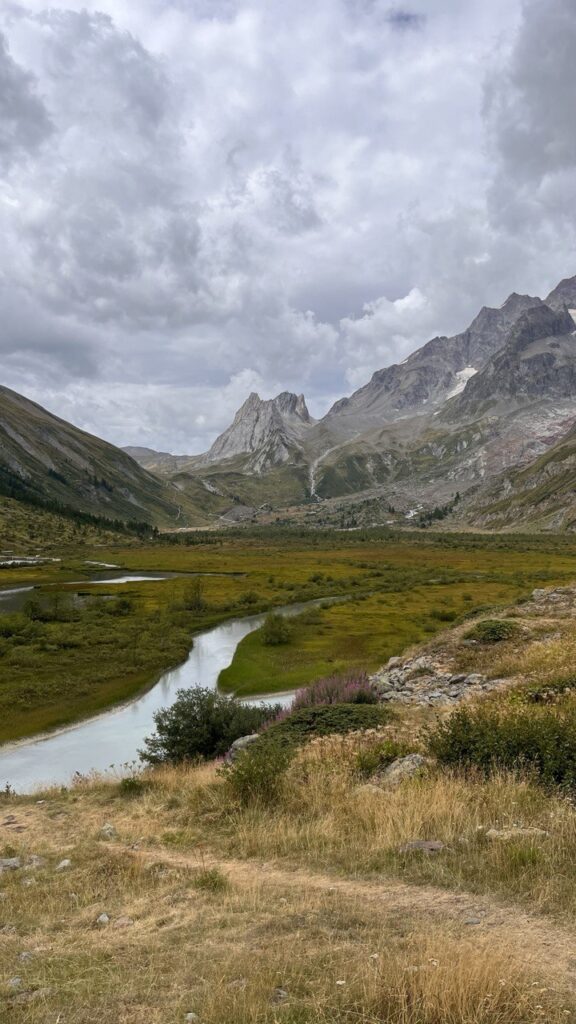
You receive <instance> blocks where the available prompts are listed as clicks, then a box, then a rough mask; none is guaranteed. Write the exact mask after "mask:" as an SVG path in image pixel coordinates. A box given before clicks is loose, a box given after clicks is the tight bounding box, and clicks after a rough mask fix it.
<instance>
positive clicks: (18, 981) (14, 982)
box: [8, 978, 22, 989]
mask: <svg viewBox="0 0 576 1024" xmlns="http://www.w3.org/2000/svg"><path fill="white" fill-rule="evenodd" d="M8 988H12V989H15V988H22V978H10V980H9V982H8Z"/></svg>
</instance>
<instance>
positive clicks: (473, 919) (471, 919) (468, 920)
mask: <svg viewBox="0 0 576 1024" xmlns="http://www.w3.org/2000/svg"><path fill="white" fill-rule="evenodd" d="M464 924H468V925H473V924H482V919H481V918H480V917H468V918H466V920H465V921H464Z"/></svg>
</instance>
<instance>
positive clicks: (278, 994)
mask: <svg viewBox="0 0 576 1024" xmlns="http://www.w3.org/2000/svg"><path fill="white" fill-rule="evenodd" d="M286 999H288V993H287V991H286V989H284V988H275V989H274V991H273V993H272V999H271V1000H270V1001H271V1002H272V1003H283V1002H284V1001H285V1000H286Z"/></svg>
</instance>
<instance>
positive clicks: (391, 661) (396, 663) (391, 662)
mask: <svg viewBox="0 0 576 1024" xmlns="http://www.w3.org/2000/svg"><path fill="white" fill-rule="evenodd" d="M401 665H402V658H388V663H387V665H386V668H387V669H389V668H399V667H400V666H401Z"/></svg>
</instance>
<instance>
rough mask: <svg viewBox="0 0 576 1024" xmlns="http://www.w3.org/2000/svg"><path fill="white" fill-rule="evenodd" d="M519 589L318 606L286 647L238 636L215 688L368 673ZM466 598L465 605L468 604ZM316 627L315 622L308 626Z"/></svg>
mask: <svg viewBox="0 0 576 1024" xmlns="http://www.w3.org/2000/svg"><path fill="white" fill-rule="evenodd" d="M522 589H523V588H522V586H521V585H519V584H517V583H514V581H510V582H509V583H508V584H506V586H505V587H503V586H502V585H501V584H499V583H495V582H490V581H486V582H485V583H481V584H478V583H476V584H472V585H467V589H466V590H464V588H463V587H462V585H461V584H456V583H452V584H450V583H447V584H441V585H431V586H428V587H418V586H414V587H413V588H410V589H409V590H407V591H405V590H401V589H398V590H396V591H394V590H392V591H391V592H390V593H384V594H374V595H372V596H369V597H365V598H364V597H363V598H360V599H359V600H358V599H357V600H354V599H351V600H347V601H345V602H343V603H341V604H335V605H332V606H330V607H325V608H323V609H322V610H321V611H319V612H318V613H317V615H316V616H314V618H312V617H310V616H309V615H307V614H305V615H304V616H298V617H296V618H294V619H291V624H292V633H291V637H290V640H289V642H288V643H285V644H279V645H277V646H270V645H267V644H265V643H264V642H263V635H262V629H259V630H256V631H255V632H254V633H250V634H249V635H248V636H247V637H245V638H244V639H243V640H242V641H241V642H240V644H239V645H238V647H237V649H236V654H235V656H234V660H233V662H232V664H231V665H230V666H229V667H228V668H226V669H224V671H223V672H221V673H220V678H219V685H220V687H221V688H222V689H223V690H226V691H227V692H234V693H236V694H237V695H238V696H248V695H250V694H255V693H281V692H283V691H284V690H294V689H298V688H299V687H301V686H306V685H307V684H308V683H310V682H312V681H313V680H315V679H319V678H321V677H322V676H326V675H332V674H333V673H337V672H344V671H347V670H349V669H352V668H358V669H364V670H366V671H375V670H376V669H377V668H379V667H380V666H381V665H383V664H384V662H386V661H387V660H388V658H390V657H392V656H393V655H397V654H400V653H401V651H404V650H405V649H406V648H407V647H411V646H413V645H414V644H417V643H420V642H421V641H423V640H426V639H428V638H429V637H431V636H433V635H434V634H436V633H439V632H441V631H442V630H444V629H445V628H446V626H447V625H448V624H449V623H450V622H452V621H454V620H456V619H457V618H459V616H461V615H464V614H469V613H470V609H471V608H474V607H475V606H479V605H482V604H483V603H486V604H488V605H490V604H497V603H498V602H502V601H504V602H508V601H509V602H513V601H515V600H517V598H518V597H519V596H520V594H521V592H522ZM470 596H472V602H470ZM315 620H316V621H315Z"/></svg>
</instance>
